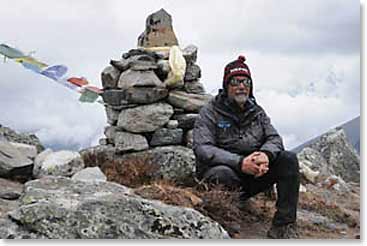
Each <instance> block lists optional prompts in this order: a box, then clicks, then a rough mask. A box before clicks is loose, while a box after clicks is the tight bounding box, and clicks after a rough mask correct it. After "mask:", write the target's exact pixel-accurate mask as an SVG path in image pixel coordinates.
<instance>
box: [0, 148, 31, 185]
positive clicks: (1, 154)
mask: <svg viewBox="0 0 367 246" xmlns="http://www.w3.org/2000/svg"><path fill="white" fill-rule="evenodd" d="M32 170H33V161H32V160H31V159H29V158H28V157H27V153H24V152H23V153H22V152H21V151H19V150H18V149H17V148H16V147H14V146H13V145H12V144H10V143H9V142H7V141H0V177H5V178H9V177H13V176H24V177H31V176H32Z"/></svg>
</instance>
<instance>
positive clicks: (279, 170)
mask: <svg viewBox="0 0 367 246" xmlns="http://www.w3.org/2000/svg"><path fill="white" fill-rule="evenodd" d="M204 179H205V180H206V181H208V182H210V183H219V184H224V185H225V186H227V187H233V188H240V190H241V193H242V195H241V196H242V198H243V199H247V198H250V197H252V196H254V195H256V194H257V193H259V192H262V191H265V190H267V189H269V188H270V187H271V186H272V185H273V184H276V187H277V193H278V199H277V202H276V208H277V211H276V213H275V215H274V218H273V224H274V225H285V224H289V223H292V222H295V221H296V216H297V204H298V192H299V184H300V181H299V180H300V179H299V165H298V159H297V156H296V154H295V153H293V152H289V151H282V152H280V153H279V155H278V157H277V158H276V159H275V160H273V161H272V162H270V163H269V171H268V172H267V173H266V174H264V175H263V176H261V177H259V178H255V177H254V176H252V175H247V174H243V173H238V172H236V171H235V170H233V169H232V168H230V167H228V166H225V165H219V166H215V167H212V168H210V169H209V170H208V171H206V172H205V173H204Z"/></svg>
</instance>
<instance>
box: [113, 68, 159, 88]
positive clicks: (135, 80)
mask: <svg viewBox="0 0 367 246" xmlns="http://www.w3.org/2000/svg"><path fill="white" fill-rule="evenodd" d="M117 86H118V88H120V89H123V90H126V89H129V88H130V87H134V86H135V87H164V84H163V82H162V81H160V80H159V78H158V77H157V75H156V74H155V73H154V72H153V71H150V70H147V71H136V70H131V69H129V70H126V71H125V72H123V73H122V74H121V76H120V79H119V81H118V85H117Z"/></svg>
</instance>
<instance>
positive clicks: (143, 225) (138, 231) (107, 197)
mask: <svg viewBox="0 0 367 246" xmlns="http://www.w3.org/2000/svg"><path fill="white" fill-rule="evenodd" d="M25 186H26V188H25V194H24V196H23V197H22V199H21V204H20V206H19V208H18V209H16V210H15V211H13V212H12V213H11V214H10V216H11V218H12V219H13V220H14V221H16V222H17V223H18V224H19V225H21V226H22V227H23V228H27V230H29V231H32V232H33V233H36V234H40V235H43V236H44V237H46V238H52V239H78V238H80V239H108V238H109V239H159V238H162V239H164V238H165V239H173V238H182V239H183V238H187V239H199V238H202V239H224V238H229V237H228V234H227V232H226V231H224V229H223V228H222V227H221V226H220V225H219V224H218V223H217V222H215V221H213V220H211V219H210V218H208V217H205V216H203V215H202V214H201V213H199V212H197V211H195V210H193V209H189V208H182V207H175V206H170V205H166V204H164V203H162V202H159V201H153V200H147V199H143V198H141V197H140V196H137V195H134V194H132V192H131V191H130V190H129V189H128V188H126V187H124V186H121V185H118V184H115V183H111V182H99V183H90V182H82V181H77V180H72V179H69V178H64V177H47V178H42V179H39V180H35V181H31V182H28V183H26V185H25Z"/></svg>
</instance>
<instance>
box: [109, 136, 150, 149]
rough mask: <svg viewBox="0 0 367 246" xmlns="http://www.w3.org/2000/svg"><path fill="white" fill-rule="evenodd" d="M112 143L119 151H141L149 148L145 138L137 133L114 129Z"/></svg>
mask: <svg viewBox="0 0 367 246" xmlns="http://www.w3.org/2000/svg"><path fill="white" fill-rule="evenodd" d="M114 144H115V147H116V151H117V152H119V153H123V152H128V151H130V152H131V151H141V150H146V149H148V148H149V145H148V141H147V139H146V138H145V137H144V136H142V135H139V134H133V133H129V132H123V131H116V132H115V135H114Z"/></svg>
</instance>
